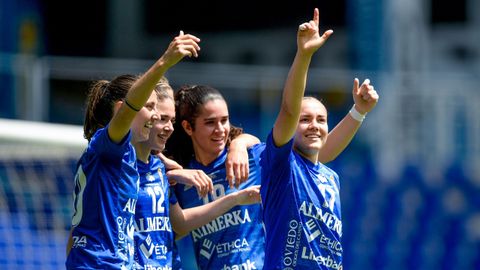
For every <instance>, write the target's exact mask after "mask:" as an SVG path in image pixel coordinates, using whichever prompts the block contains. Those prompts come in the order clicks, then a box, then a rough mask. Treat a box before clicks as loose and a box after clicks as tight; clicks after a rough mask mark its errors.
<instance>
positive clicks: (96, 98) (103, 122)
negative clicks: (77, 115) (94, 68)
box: [83, 75, 139, 141]
mask: <svg viewBox="0 0 480 270" xmlns="http://www.w3.org/2000/svg"><path fill="white" fill-rule="evenodd" d="M138 78H139V77H138V76H134V75H120V76H118V77H115V78H114V79H113V80H112V81H107V80H99V81H96V82H94V83H93V84H92V86H91V87H90V90H89V93H88V96H87V102H86V111H85V121H84V124H83V136H84V137H85V139H87V140H89V141H90V139H91V138H92V137H93V135H94V134H95V132H97V130H98V129H100V128H104V127H105V126H107V124H108V123H109V122H110V120H111V119H112V117H113V113H114V111H113V106H114V104H115V103H116V102H117V101H122V100H124V99H125V97H126V96H127V93H128V90H129V89H130V87H132V85H133V84H134V83H135V81H136V80H137V79H138Z"/></svg>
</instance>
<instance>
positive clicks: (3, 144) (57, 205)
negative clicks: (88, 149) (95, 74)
mask: <svg viewBox="0 0 480 270" xmlns="http://www.w3.org/2000/svg"><path fill="white" fill-rule="evenodd" d="M82 134H83V131H82V128H81V127H79V126H69V125H58V124H46V123H38V122H27V121H16V120H5V119H0V269H65V266H64V265H65V246H66V243H67V237H68V232H69V229H70V218H71V211H72V210H71V208H72V207H71V205H72V202H71V198H72V190H73V178H74V170H75V166H76V162H77V159H78V158H79V157H80V155H81V153H82V151H83V149H84V147H85V146H86V140H84V139H83V136H82Z"/></svg>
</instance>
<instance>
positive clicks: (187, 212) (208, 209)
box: [175, 192, 238, 236]
mask: <svg viewBox="0 0 480 270" xmlns="http://www.w3.org/2000/svg"><path fill="white" fill-rule="evenodd" d="M237 196H238V192H235V193H231V194H229V195H226V196H224V197H222V198H220V199H217V200H215V201H213V202H210V203H208V204H205V205H202V206H197V207H193V208H188V209H184V210H183V215H184V222H182V224H180V226H176V228H175V232H176V233H177V234H178V235H179V236H182V235H185V234H188V233H189V232H190V231H192V230H194V229H196V228H199V227H201V226H203V225H205V224H207V223H209V222H210V221H212V220H214V219H215V218H217V217H218V216H220V215H222V214H224V213H226V212H227V211H228V210H230V209H231V208H233V207H234V206H236V205H238V200H237Z"/></svg>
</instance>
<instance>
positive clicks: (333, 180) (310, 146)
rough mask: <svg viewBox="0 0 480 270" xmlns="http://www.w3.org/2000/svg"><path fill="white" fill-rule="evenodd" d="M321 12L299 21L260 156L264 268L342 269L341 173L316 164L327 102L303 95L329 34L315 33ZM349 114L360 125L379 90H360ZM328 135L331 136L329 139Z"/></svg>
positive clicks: (325, 128) (324, 134) (322, 142)
mask: <svg viewBox="0 0 480 270" xmlns="http://www.w3.org/2000/svg"><path fill="white" fill-rule="evenodd" d="M318 24H319V12H318V9H315V11H314V16H313V20H311V21H309V22H307V23H304V24H301V25H300V26H299V30H298V33H297V53H296V55H295V59H294V61H293V64H292V66H291V68H290V72H289V74H288V77H287V81H286V83H285V87H284V91H283V97H282V103H281V106H280V111H279V113H278V116H277V119H276V121H275V124H274V127H273V130H272V131H271V133H270V134H269V136H268V139H267V142H266V147H265V150H264V152H263V153H262V157H261V162H260V164H261V167H262V184H261V194H262V203H263V217H264V223H265V231H266V232H267V234H266V246H265V262H264V268H263V269H342V268H343V266H342V251H343V250H342V244H341V236H342V221H341V216H340V193H339V188H340V187H339V178H338V175H337V173H335V172H334V171H333V170H331V169H330V168H328V167H327V166H325V165H323V164H322V163H320V162H319V159H318V153H319V151H320V150H321V149H322V147H324V145H325V144H326V142H327V136H329V135H328V125H327V110H326V108H325V106H324V105H323V104H322V103H321V102H320V101H319V100H317V99H315V98H313V97H305V98H304V97H303V95H304V91H305V83H306V78H307V71H308V67H309V64H310V61H311V58H312V56H313V54H314V53H315V51H316V50H317V49H319V48H320V47H321V46H322V45H323V44H324V43H325V42H326V40H327V39H328V38H329V36H330V35H331V34H332V32H333V31H331V30H328V31H326V32H325V33H324V34H323V35H322V36H320V35H319V28H318ZM358 84H359V83H358V80H357V79H355V81H354V98H355V105H354V107H353V108H352V110H351V111H350V116H348V117H349V118H350V119H349V120H347V121H350V122H357V125H360V123H361V121H363V117H364V115H365V114H366V113H367V112H369V111H371V110H372V109H373V108H374V107H375V105H376V103H377V101H378V94H377V93H376V91H375V89H374V88H373V86H368V87H366V88H365V87H364V88H363V89H359V88H358ZM329 140H330V139H329Z"/></svg>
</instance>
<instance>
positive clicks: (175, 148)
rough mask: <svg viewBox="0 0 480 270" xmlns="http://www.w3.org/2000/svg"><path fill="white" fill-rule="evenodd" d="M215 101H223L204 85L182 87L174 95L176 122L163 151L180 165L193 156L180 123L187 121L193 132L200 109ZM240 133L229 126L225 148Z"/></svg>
mask: <svg viewBox="0 0 480 270" xmlns="http://www.w3.org/2000/svg"><path fill="white" fill-rule="evenodd" d="M216 99H220V100H223V101H225V99H224V98H223V96H222V94H220V92H219V91H218V90H217V89H215V88H213V87H211V86H206V85H194V86H188V85H186V86H182V87H181V88H180V89H179V90H178V91H177V93H176V94H175V114H176V117H175V118H176V121H175V125H174V131H173V134H172V136H171V137H170V138H169V140H168V141H167V144H166V148H165V149H166V153H167V155H168V156H171V157H173V159H174V160H175V161H177V162H178V163H180V165H182V166H184V167H185V166H188V163H189V162H190V161H191V159H192V158H193V155H194V150H193V143H192V139H191V138H190V136H189V135H188V134H187V133H186V132H185V130H184V129H183V127H182V121H183V120H185V121H187V122H188V123H189V124H190V126H191V127H192V129H193V130H195V119H197V117H198V115H199V114H200V109H201V107H202V106H203V105H205V104H206V103H207V102H208V101H211V100H216ZM242 132H243V130H242V129H241V128H238V127H235V126H232V125H230V133H229V136H228V140H227V147H228V145H229V144H230V142H231V140H232V139H233V138H235V137H236V136H238V135H239V134H241V133H242Z"/></svg>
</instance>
